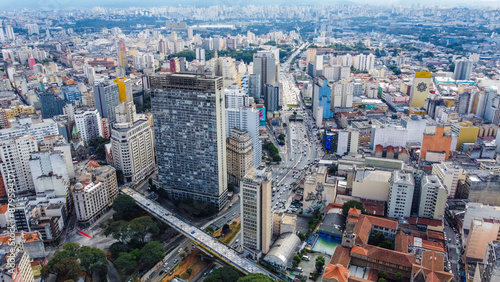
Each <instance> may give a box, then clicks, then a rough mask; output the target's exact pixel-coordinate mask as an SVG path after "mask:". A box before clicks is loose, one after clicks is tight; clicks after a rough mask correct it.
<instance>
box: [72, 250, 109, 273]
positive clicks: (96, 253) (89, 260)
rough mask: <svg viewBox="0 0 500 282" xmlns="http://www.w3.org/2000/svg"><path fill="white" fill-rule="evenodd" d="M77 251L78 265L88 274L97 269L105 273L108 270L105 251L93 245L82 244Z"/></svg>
mask: <svg viewBox="0 0 500 282" xmlns="http://www.w3.org/2000/svg"><path fill="white" fill-rule="evenodd" d="M78 252H79V254H78V259H79V260H80V265H81V266H82V267H83V269H85V271H87V272H88V273H89V274H90V275H92V273H93V272H94V271H99V272H101V273H106V272H107V271H108V261H107V259H106V253H105V252H103V251H102V250H100V249H98V248H94V247H89V246H83V247H81V248H80V249H79V250H78Z"/></svg>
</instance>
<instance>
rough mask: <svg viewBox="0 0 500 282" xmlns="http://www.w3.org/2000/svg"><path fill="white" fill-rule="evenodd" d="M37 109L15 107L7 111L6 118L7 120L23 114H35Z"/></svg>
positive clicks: (22, 106)
mask: <svg viewBox="0 0 500 282" xmlns="http://www.w3.org/2000/svg"><path fill="white" fill-rule="evenodd" d="M34 113H35V109H34V108H33V107H32V106H24V105H21V106H15V107H11V108H10V109H5V116H6V117H7V119H11V118H15V117H18V116H19V115H21V114H34Z"/></svg>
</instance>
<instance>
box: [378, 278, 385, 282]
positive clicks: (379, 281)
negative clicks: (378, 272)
mask: <svg viewBox="0 0 500 282" xmlns="http://www.w3.org/2000/svg"><path fill="white" fill-rule="evenodd" d="M385 281H387V280H385V278H379V279H378V280H377V282H385Z"/></svg>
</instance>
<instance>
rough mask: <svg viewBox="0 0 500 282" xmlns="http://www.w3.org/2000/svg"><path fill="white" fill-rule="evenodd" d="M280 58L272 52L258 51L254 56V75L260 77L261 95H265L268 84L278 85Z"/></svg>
mask: <svg viewBox="0 0 500 282" xmlns="http://www.w3.org/2000/svg"><path fill="white" fill-rule="evenodd" d="M278 63H279V58H276V57H275V55H274V53H273V52H271V51H257V54H255V55H254V56H253V74H256V75H259V76H260V94H261V95H262V94H264V91H265V87H266V84H276V83H277V82H278V75H279V64H278ZM259 98H261V97H259Z"/></svg>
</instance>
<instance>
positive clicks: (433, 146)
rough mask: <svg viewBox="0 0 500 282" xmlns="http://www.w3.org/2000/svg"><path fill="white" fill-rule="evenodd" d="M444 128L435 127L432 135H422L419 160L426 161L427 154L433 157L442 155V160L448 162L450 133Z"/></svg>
mask: <svg viewBox="0 0 500 282" xmlns="http://www.w3.org/2000/svg"><path fill="white" fill-rule="evenodd" d="M447 129H448V128H445V127H444V126H436V131H435V132H433V133H424V139H423V140H422V148H421V150H420V158H421V159H427V158H428V157H430V156H428V154H431V153H432V155H433V157H434V156H435V155H437V154H443V153H444V160H448V157H449V156H450V147H451V133H450V131H449V129H448V130H447Z"/></svg>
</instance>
